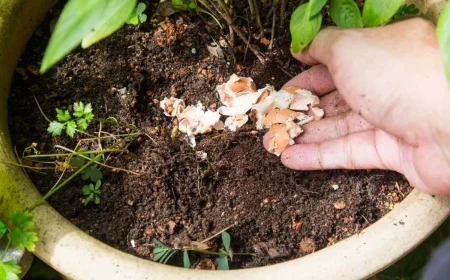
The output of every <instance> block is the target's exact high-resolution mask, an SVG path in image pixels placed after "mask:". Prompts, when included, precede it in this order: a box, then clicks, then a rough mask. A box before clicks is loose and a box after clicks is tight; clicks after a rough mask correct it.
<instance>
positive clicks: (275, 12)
mask: <svg viewBox="0 0 450 280" xmlns="http://www.w3.org/2000/svg"><path fill="white" fill-rule="evenodd" d="M273 9H274V10H273V15H272V31H271V34H270V43H269V50H272V48H273V41H274V40H275V24H276V22H277V9H278V1H276V3H275V4H274V7H273Z"/></svg>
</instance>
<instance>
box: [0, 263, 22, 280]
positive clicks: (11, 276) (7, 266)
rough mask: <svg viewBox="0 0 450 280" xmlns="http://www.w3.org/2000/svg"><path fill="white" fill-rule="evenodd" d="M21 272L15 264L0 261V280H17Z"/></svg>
mask: <svg viewBox="0 0 450 280" xmlns="http://www.w3.org/2000/svg"><path fill="white" fill-rule="evenodd" d="M21 272H22V269H21V268H20V266H18V265H17V262H16V261H14V260H10V261H7V262H1V261H0V279H1V280H19V279H20V278H19V276H18V275H19V274H20V273H21Z"/></svg>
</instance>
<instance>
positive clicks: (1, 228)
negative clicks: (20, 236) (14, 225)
mask: <svg viewBox="0 0 450 280" xmlns="http://www.w3.org/2000/svg"><path fill="white" fill-rule="evenodd" d="M7 230H8V229H7V228H6V226H5V224H4V223H2V222H1V221H0V239H2V236H3V234H5V232H6V231H7Z"/></svg>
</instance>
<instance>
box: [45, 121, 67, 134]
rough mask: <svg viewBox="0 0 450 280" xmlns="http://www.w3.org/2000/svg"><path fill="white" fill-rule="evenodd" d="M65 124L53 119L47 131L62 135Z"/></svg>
mask: <svg viewBox="0 0 450 280" xmlns="http://www.w3.org/2000/svg"><path fill="white" fill-rule="evenodd" d="M65 126H66V125H65V124H63V123H59V122H57V121H52V122H51V123H50V124H49V126H48V128H47V131H48V132H50V133H51V134H52V136H56V135H61V133H62V131H63V129H64V127H65Z"/></svg>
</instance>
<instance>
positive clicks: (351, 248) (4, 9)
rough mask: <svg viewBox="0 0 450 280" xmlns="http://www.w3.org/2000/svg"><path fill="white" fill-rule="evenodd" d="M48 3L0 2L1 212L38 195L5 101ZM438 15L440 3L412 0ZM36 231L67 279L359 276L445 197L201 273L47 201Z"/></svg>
mask: <svg viewBox="0 0 450 280" xmlns="http://www.w3.org/2000/svg"><path fill="white" fill-rule="evenodd" d="M52 2H53V0H0V120H1V121H0V216H4V215H5V214H6V213H8V212H9V211H11V210H13V209H20V208H24V207H26V206H28V205H30V204H31V203H32V202H33V201H34V200H35V199H36V198H38V197H39V193H38V192H37V191H36V189H35V188H34V186H33V185H32V183H31V182H30V181H29V180H28V179H27V177H26V176H25V175H24V173H23V172H22V171H21V170H20V169H19V168H14V167H11V165H5V164H3V163H1V162H8V161H11V160H14V154H13V152H12V151H13V150H12V147H11V143H10V139H9V134H8V128H7V120H6V117H7V114H6V108H7V106H6V104H7V95H8V92H9V86H10V80H11V77H12V72H13V69H14V67H15V64H16V63H17V60H18V58H19V56H20V53H21V51H22V50H23V48H24V46H25V43H26V40H27V39H28V38H29V37H30V36H31V33H32V31H33V30H34V28H35V27H36V26H37V22H39V21H40V19H42V17H43V15H44V14H45V12H46V11H47V10H48V9H49V8H50V7H51V4H52ZM415 3H416V5H417V6H418V7H419V8H421V11H423V12H424V13H425V15H426V16H428V17H429V18H435V17H436V15H437V14H438V11H439V10H440V9H441V7H442V5H443V3H445V1H444V0H442V1H415ZM33 213H34V215H35V221H36V228H37V231H38V234H39V236H40V241H39V243H38V244H37V249H36V252H35V254H36V255H37V256H38V257H40V258H41V259H42V260H44V261H45V262H47V263H48V264H50V265H51V266H52V267H53V268H55V269H56V270H58V271H59V272H61V273H62V274H64V275H65V276H66V277H69V278H72V279H83V280H86V279H109V280H111V279H205V280H206V279H208V280H209V279H211V277H214V279H299V278H300V279H346V280H347V279H363V278H367V277H369V276H371V275H373V274H374V273H376V272H378V271H380V270H382V269H384V268H386V267H387V266H389V265H390V264H392V263H393V262H395V261H396V260H398V259H399V258H401V257H402V256H404V255H405V254H407V253H408V252H409V251H411V250H412V249H413V248H414V247H415V246H417V245H418V244H420V243H421V242H422V241H423V240H424V239H425V238H426V237H428V236H429V235H430V234H431V233H432V232H433V231H434V230H435V229H436V228H437V227H438V226H439V225H440V224H441V223H442V222H443V221H444V220H445V219H446V217H447V216H448V214H449V213H450V198H442V197H433V196H430V195H426V194H423V193H420V192H419V191H417V190H414V191H413V192H412V193H411V194H410V195H408V197H407V198H406V199H405V200H404V201H403V202H402V203H400V204H398V206H397V207H396V208H395V209H394V210H393V211H392V212H390V213H389V214H388V215H386V216H385V217H383V218H382V219H380V220H379V221H378V222H376V223H375V224H373V225H371V226H370V227H368V228H367V229H365V230H363V231H362V232H361V233H360V234H358V235H354V236H352V237H350V238H348V239H346V240H344V241H341V242H339V243H337V244H335V245H333V246H330V247H328V248H325V249H323V250H320V251H318V252H316V253H313V254H311V255H308V256H306V257H303V258H300V259H296V260H292V261H287V262H284V263H280V264H277V265H272V266H267V267H261V268H252V269H242V270H231V271H199V270H192V269H183V268H178V267H170V266H165V265H161V264H158V263H154V262H151V261H147V260H144V259H140V258H137V257H135V256H132V255H129V254H126V253H123V252H120V251H118V250H116V249H113V248H111V247H109V246H107V245H105V244H103V243H101V242H100V241H98V240H96V239H94V238H92V237H90V236H89V235H87V234H85V233H84V232H82V231H81V230H79V229H78V228H76V227H75V226H73V225H72V224H71V223H70V222H69V221H67V220H66V219H65V218H63V217H62V216H61V215H60V214H58V213H57V212H56V211H55V210H54V209H53V208H52V207H50V206H49V205H44V206H41V207H39V208H37V209H36V210H35V211H34V212H33Z"/></svg>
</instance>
